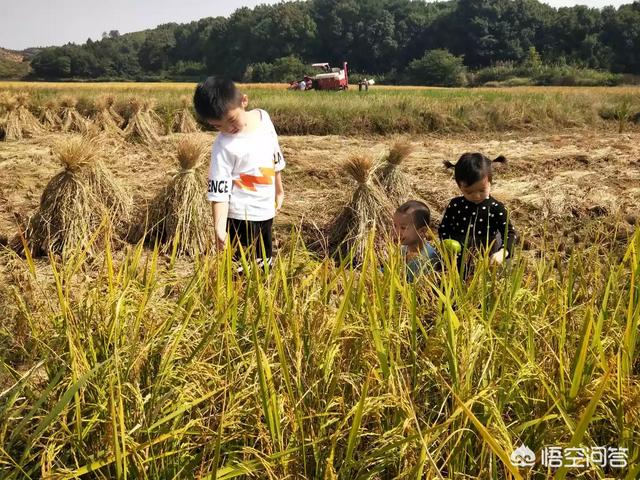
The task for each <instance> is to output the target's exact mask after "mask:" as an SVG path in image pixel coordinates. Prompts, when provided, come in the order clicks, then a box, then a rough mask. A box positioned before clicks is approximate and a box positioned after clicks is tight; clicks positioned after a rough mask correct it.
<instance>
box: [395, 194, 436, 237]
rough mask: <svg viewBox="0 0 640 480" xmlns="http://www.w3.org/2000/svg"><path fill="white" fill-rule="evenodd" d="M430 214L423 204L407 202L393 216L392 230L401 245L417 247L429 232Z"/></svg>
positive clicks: (414, 201)
mask: <svg viewBox="0 0 640 480" xmlns="http://www.w3.org/2000/svg"><path fill="white" fill-rule="evenodd" d="M430 220H431V212H430V211H429V207H427V205H426V204H425V203H424V202H421V201H419V200H409V201H408V202H405V203H403V204H402V205H400V206H399V207H398V208H397V209H396V211H395V213H394V214H393V228H394V230H395V232H396V235H397V236H398V239H399V240H400V243H401V244H402V245H407V246H417V245H421V244H422V243H423V242H424V239H425V238H426V236H427V234H428V232H429V222H430Z"/></svg>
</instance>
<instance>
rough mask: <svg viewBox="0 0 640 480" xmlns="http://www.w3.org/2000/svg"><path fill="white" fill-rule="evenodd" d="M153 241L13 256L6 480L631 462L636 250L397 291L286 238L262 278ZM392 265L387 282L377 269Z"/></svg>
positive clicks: (635, 443)
mask: <svg viewBox="0 0 640 480" xmlns="http://www.w3.org/2000/svg"><path fill="white" fill-rule="evenodd" d="M226 253H227V255H220V256H211V255H209V256H201V257H197V258H194V259H179V258H175V257H173V256H171V255H170V256H165V255H162V254H161V253H159V251H158V250H157V249H155V250H146V249H144V248H143V246H142V245H141V244H139V245H135V246H128V247H127V248H126V249H125V250H123V251H117V252H114V251H112V250H111V249H110V248H109V247H107V248H105V249H104V250H103V253H102V254H100V255H99V256H97V257H89V256H88V255H87V254H86V252H84V251H82V250H76V251H74V252H72V253H71V254H70V255H69V256H68V257H67V258H66V259H65V261H64V262H62V261H60V259H58V258H55V257H51V258H50V259H49V261H48V262H44V263H43V262H39V263H37V264H35V263H33V260H32V259H30V258H27V259H19V258H17V257H15V256H14V255H13V254H12V253H10V252H7V251H5V252H4V253H3V254H2V263H3V264H4V265H5V266H6V267H7V268H6V270H7V271H10V272H11V276H12V278H13V281H12V282H11V283H9V284H3V285H2V286H0V295H1V296H0V305H2V308H3V311H4V312H6V313H5V314H4V315H3V316H2V319H1V322H2V323H0V347H1V348H0V359H1V361H0V446H1V448H0V477H2V478H3V479H7V480H9V479H18V478H20V479H23V478H41V477H47V478H61V479H62V478H69V479H71V478H80V477H81V478H100V479H107V478H123V479H124V478H132V479H133V478H150V479H172V478H193V477H199V478H218V479H223V478H224V479H230V478H239V477H242V478H247V477H257V478H278V479H280V478H286V477H291V478H389V479H391V478H482V479H485V478H496V479H502V478H549V476H552V475H553V473H548V472H546V471H545V470H544V469H543V468H542V467H541V466H540V465H539V464H538V465H537V466H536V467H535V468H534V469H533V470H532V471H528V470H522V471H520V472H518V471H517V470H516V469H515V468H514V467H512V466H511V465H510V464H509V463H508V456H509V454H510V452H511V451H512V450H513V449H514V448H515V447H517V446H519V445H520V444H522V443H524V444H525V445H528V446H529V447H530V448H531V449H533V450H534V451H536V452H539V451H540V449H541V448H542V447H543V446H550V445H564V446H568V445H586V446H605V445H609V446H619V447H625V448H629V464H630V465H633V468H630V469H628V470H623V471H612V472H608V473H607V472H602V471H600V470H599V469H598V468H597V467H592V468H588V469H585V470H580V471H574V470H568V471H564V470H563V471H558V472H557V476H558V478H562V477H563V476H564V475H566V474H569V475H573V474H575V473H585V477H584V478H603V476H604V475H605V473H607V474H609V475H610V476H611V475H612V474H613V475H615V476H618V475H622V477H620V478H628V479H633V478H637V475H638V473H639V470H638V467H637V465H638V464H639V463H640V432H638V430H637V428H636V426H637V425H638V423H639V422H640V408H639V404H640V397H639V390H638V388H639V387H638V375H639V374H640V362H639V360H638V338H637V337H638V335H637V332H638V327H639V320H640V233H638V232H637V231H636V233H635V235H634V236H633V237H632V238H631V239H630V240H629V242H628V244H626V245H622V246H618V248H613V247H611V248H605V245H604V244H597V243H594V244H590V245H588V246H585V247H583V248H581V249H575V250H574V251H573V253H572V254H571V256H567V257H562V253H559V252H558V251H557V249H556V248H554V246H553V245H548V249H547V250H545V252H543V254H542V255H541V256H540V257H539V258H538V257H527V256H518V257H516V259H515V260H514V262H513V263H512V264H510V265H509V266H508V268H504V269H496V268H491V267H489V265H488V263H487V261H486V258H485V259H480V260H479V263H478V267H477V269H476V270H475V272H474V274H473V275H472V277H471V278H470V279H469V280H467V281H462V280H461V278H460V276H459V275H458V274H457V272H456V270H455V268H454V267H453V264H452V262H448V267H447V270H446V273H445V274H444V275H443V276H442V278H440V279H437V278H434V277H425V278H422V279H421V280H420V281H419V282H418V283H417V284H416V285H411V284H407V283H406V281H405V280H404V276H403V274H402V271H401V269H400V258H399V255H398V253H397V252H396V251H392V254H390V255H389V257H388V258H384V259H382V258H379V257H377V253H376V252H374V251H373V249H372V248H370V249H369V250H368V251H367V252H366V254H365V255H364V260H363V264H362V265H361V266H360V267H359V268H350V267H349V266H348V262H345V263H344V264H339V265H337V264H335V263H333V262H332V261H331V260H328V259H319V258H316V257H314V256H313V255H312V254H311V253H310V252H308V251H307V250H306V249H305V248H304V245H302V243H301V241H300V239H299V238H298V237H297V236H296V235H295V234H292V237H291V239H290V240H289V241H288V246H287V248H286V249H285V250H284V251H282V252H281V253H280V255H279V257H278V259H277V261H276V263H275V265H274V267H273V268H272V270H271V271H270V272H268V273H263V272H260V271H258V270H257V269H253V270H252V273H250V274H248V275H247V276H246V277H243V278H236V277H234V275H233V274H232V265H231V262H230V255H229V252H228V251H227V252H226ZM380 261H382V262H384V264H385V269H384V273H382V272H381V271H380V270H379V268H378V267H379V262H380Z"/></svg>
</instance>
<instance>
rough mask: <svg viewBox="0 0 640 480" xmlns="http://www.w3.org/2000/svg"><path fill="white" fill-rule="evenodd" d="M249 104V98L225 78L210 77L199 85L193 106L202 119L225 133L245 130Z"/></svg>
mask: <svg viewBox="0 0 640 480" xmlns="http://www.w3.org/2000/svg"><path fill="white" fill-rule="evenodd" d="M248 103H249V99H248V98H247V96H246V95H243V94H242V92H240V90H238V88H237V87H236V85H235V83H233V81H232V80H230V79H228V78H225V77H215V76H214V77H208V78H207V79H206V80H205V81H204V82H202V83H199V84H198V86H197V87H196V91H195V93H194V95H193V106H194V108H195V110H196V113H197V114H198V115H199V116H200V118H201V119H202V120H203V121H205V122H206V123H208V124H210V125H212V126H214V127H216V128H217V129H218V130H220V131H221V132H224V133H232V134H233V133H238V132H239V131H240V130H242V129H243V127H244V126H245V124H246V121H245V108H247V105H248Z"/></svg>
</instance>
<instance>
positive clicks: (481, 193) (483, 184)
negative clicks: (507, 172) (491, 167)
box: [458, 177, 491, 203]
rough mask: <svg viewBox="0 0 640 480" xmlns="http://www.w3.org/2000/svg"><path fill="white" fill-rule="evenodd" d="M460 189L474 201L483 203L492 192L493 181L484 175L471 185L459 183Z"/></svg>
mask: <svg viewBox="0 0 640 480" xmlns="http://www.w3.org/2000/svg"><path fill="white" fill-rule="evenodd" d="M458 187H460V191H461V192H462V195H464V198H466V199H467V200H469V201H470V202H473V203H482V202H483V201H484V200H486V199H487V197H488V196H489V194H490V193H491V182H490V181H489V177H484V178H482V179H480V180H478V181H477V182H475V183H472V184H471V185H467V184H466V183H459V184H458Z"/></svg>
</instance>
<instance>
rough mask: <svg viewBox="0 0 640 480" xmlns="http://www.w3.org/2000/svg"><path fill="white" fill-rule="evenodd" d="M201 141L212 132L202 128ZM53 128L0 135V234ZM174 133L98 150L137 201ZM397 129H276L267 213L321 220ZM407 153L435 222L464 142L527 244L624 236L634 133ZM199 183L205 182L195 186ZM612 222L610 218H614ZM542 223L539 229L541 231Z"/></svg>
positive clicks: (46, 171) (579, 134)
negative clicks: (276, 169)
mask: <svg viewBox="0 0 640 480" xmlns="http://www.w3.org/2000/svg"><path fill="white" fill-rule="evenodd" d="M199 135H202V137H203V140H204V141H212V140H213V135H212V134H210V133H202V134H199ZM60 137H61V134H52V135H49V136H45V137H42V138H38V139H34V140H23V141H19V142H2V143H0V205H2V208H1V209H0V237H4V238H7V237H9V238H10V237H11V236H13V234H14V233H15V231H16V218H22V219H24V218H26V217H28V215H29V214H31V213H32V212H34V211H35V210H36V209H37V206H38V202H39V199H40V194H41V192H42V191H43V189H44V187H45V185H46V184H47V182H48V181H49V179H50V178H51V177H52V176H53V175H54V174H55V173H56V172H57V171H59V170H60V168H61V166H60V165H59V164H58V163H57V162H56V161H55V159H54V158H53V157H52V155H51V152H50V145H51V144H52V142H54V141H55V140H56V139H59V138H60ZM177 138H178V135H174V136H173V137H165V139H163V141H162V143H161V145H159V146H158V147H157V148H153V149H149V148H146V147H143V146H139V145H132V144H127V143H124V144H123V143H113V145H111V146H109V147H107V148H106V152H105V153H106V159H107V163H108V165H109V167H110V169H111V170H112V171H113V173H114V174H115V175H116V176H117V177H118V178H119V179H120V180H121V181H122V182H124V183H125V184H126V185H127V186H128V187H129V189H130V191H131V192H132V194H133V195H134V197H135V198H136V199H137V200H138V201H137V205H139V206H140V207H143V206H144V204H145V201H146V200H149V199H150V198H152V197H153V196H154V195H155V194H156V193H157V192H158V191H159V190H160V189H161V188H162V186H163V185H164V184H165V182H166V181H167V180H168V178H170V176H171V175H172V173H173V172H174V171H175V169H176V162H175V159H174V158H173V150H174V143H175V140H176V139H177ZM396 139H397V137H372V138H356V137H338V136H327V137H317V136H304V137H286V136H284V137H280V143H281V146H282V149H283V152H284V156H285V159H286V162H287V168H286V170H285V172H284V176H283V178H284V185H285V194H286V198H285V205H284V208H283V211H282V213H281V214H280V215H279V216H278V217H277V219H276V229H277V233H279V234H280V235H282V236H284V235H286V232H287V231H288V229H289V227H290V226H291V225H299V224H301V223H307V224H309V223H313V224H316V225H317V226H318V227H322V226H323V225H325V224H326V223H327V222H328V221H329V220H330V219H331V218H332V216H333V215H334V214H335V212H336V211H337V210H339V208H340V207H341V205H342V204H343V203H344V202H345V201H346V200H347V199H348V198H349V196H350V195H351V191H352V190H353V187H354V182H353V181H352V180H351V179H350V178H348V177H345V175H344V174H343V173H342V171H341V163H342V162H343V161H344V160H345V159H346V158H348V156H349V155H350V154H352V153H355V152H365V153H368V154H370V155H372V156H373V157H374V158H382V156H383V155H384V153H385V151H386V150H387V149H388V148H389V147H390V145H391V144H392V143H393V142H394V141H395V140H396ZM406 139H407V140H409V141H410V142H411V143H412V144H413V146H414V152H413V154H412V155H411V156H410V157H409V158H408V159H407V160H406V162H405V163H404V164H403V168H404V169H405V171H406V172H408V173H410V174H411V175H412V176H413V178H414V179H415V187H416V191H417V194H418V195H419V196H420V197H421V198H422V199H424V200H425V201H426V202H427V203H428V204H429V205H430V206H431V208H432V217H433V222H432V223H433V226H434V227H436V226H437V223H438V221H439V219H440V217H441V215H442V212H443V210H444V208H445V206H446V205H447V203H448V201H449V199H450V198H452V197H453V196H456V195H458V194H459V193H458V190H457V187H456V184H455V182H454V181H453V179H452V172H451V171H447V170H445V169H444V168H443V166H442V161H443V160H445V159H446V160H451V161H455V160H456V159H457V158H458V157H459V155H460V154H462V153H463V152H466V151H480V152H483V153H485V154H487V155H488V156H491V157H493V156H497V155H499V154H503V155H505V156H506V157H507V158H508V163H507V164H506V165H498V166H497V167H496V172H495V174H494V184H493V189H492V194H493V195H494V196H495V197H496V198H498V199H500V200H502V201H503V202H505V203H506V205H507V207H508V208H509V209H510V210H511V216H512V219H513V222H514V224H515V226H516V229H517V230H518V231H519V233H522V234H523V235H524V236H525V237H526V238H527V239H528V240H530V241H531V242H532V244H533V245H535V244H536V243H537V242H539V241H540V239H542V238H544V237H545V235H549V234H551V235H552V236H566V237H567V238H568V239H569V240H570V242H571V243H579V242H581V241H586V240H587V239H585V238H583V237H582V233H581V232H582V229H583V227H584V226H585V225H587V224H590V225H593V223H594V222H599V223H603V224H604V223H607V224H611V225H613V224H618V225H620V224H622V225H623V226H624V227H623V231H622V236H623V237H627V236H629V235H630V234H631V233H632V231H633V228H634V225H635V224H636V223H637V221H638V214H639V213H640V208H639V205H640V133H638V132H633V133H621V134H617V133H612V132H598V131H593V130H577V131H571V132H563V133H562V134H558V135H548V134H537V135H530V136H529V135H526V134H522V133H512V134H503V135H492V136H478V135H474V134H469V135H456V136H442V135H438V136H436V135H434V136H415V137H406ZM203 188H204V187H203ZM612 228H613V227H612ZM618 228H619V227H618ZM545 232H546V233H545Z"/></svg>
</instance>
